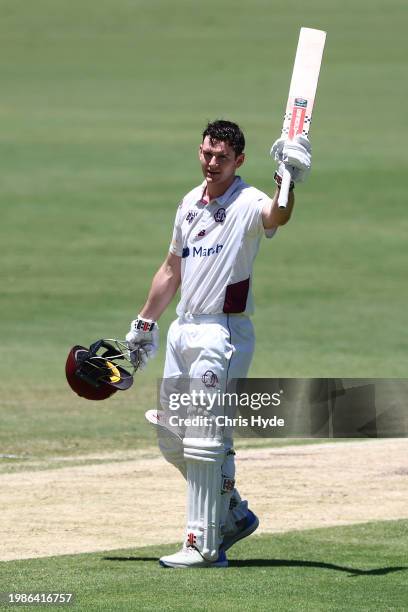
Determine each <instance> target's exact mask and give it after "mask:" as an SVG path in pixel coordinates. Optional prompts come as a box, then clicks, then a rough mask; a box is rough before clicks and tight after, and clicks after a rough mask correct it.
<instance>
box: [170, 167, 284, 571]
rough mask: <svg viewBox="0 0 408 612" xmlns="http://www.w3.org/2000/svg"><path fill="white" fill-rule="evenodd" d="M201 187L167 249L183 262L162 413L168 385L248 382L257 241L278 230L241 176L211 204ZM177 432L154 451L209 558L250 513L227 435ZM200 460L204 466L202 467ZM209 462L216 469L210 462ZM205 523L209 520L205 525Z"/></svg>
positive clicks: (218, 387)
mask: <svg viewBox="0 0 408 612" xmlns="http://www.w3.org/2000/svg"><path fill="white" fill-rule="evenodd" d="M205 186H206V183H205V182H204V183H203V184H202V185H200V186H198V187H196V188H195V189H193V190H192V191H190V192H189V193H188V194H187V195H186V196H185V197H184V198H183V200H182V201H181V203H180V205H179V208H178V211H177V215H176V220H175V224H174V231H173V239H172V242H171V245H170V252H171V253H173V254H175V255H178V256H179V257H181V258H182V262H181V279H182V280H181V299H180V302H179V304H178V306H177V314H178V319H177V320H176V321H174V322H173V323H172V324H171V326H170V328H169V332H168V337H167V351H166V362H165V367H164V374H163V379H164V380H163V385H162V389H161V403H162V407H163V408H164V409H165V410H166V411H167V412H168V399H169V397H170V393H171V392H172V390H173V387H172V384H173V383H172V379H173V380H174V379H180V378H183V379H187V380H188V381H190V382H189V384H190V390H191V389H195V390H196V391H200V389H202V390H203V391H204V392H205V393H207V394H208V393H213V392H214V393H216V392H218V391H221V392H223V391H226V390H227V385H228V383H229V381H230V380H231V379H235V378H244V377H246V376H247V373H248V370H249V366H250V363H251V359H252V355H253V350H254V333H253V326H252V322H251V320H250V318H249V316H248V315H250V314H252V313H253V299H252V289H251V286H252V266H253V261H254V259H255V256H256V254H257V252H258V249H259V244H260V240H261V238H262V236H263V235H266V236H267V237H272V236H273V235H274V233H275V231H276V230H265V229H264V227H263V224H262V209H263V207H264V206H265V204H267V203H268V202H270V198H269V196H267V195H266V194H265V193H263V192H261V191H259V190H258V189H255V188H254V187H250V186H249V185H247V184H246V183H245V182H244V181H243V180H242V179H241V178H240V177H236V178H235V180H234V182H233V183H232V185H231V186H230V187H229V189H228V190H227V191H226V192H225V193H224V194H223V195H222V196H220V197H218V198H216V199H215V200H212V201H211V203H208V204H206V203H205V202H204V201H203V199H202V198H203V192H204V189H205ZM229 390H230V389H229ZM213 413H214V414H215V415H216V416H218V415H219V414H221V415H224V416H226V415H228V416H230V414H228V411H226V410H225V409H224V408H223V407H222V406H215V407H214V408H213ZM231 416H232V415H231ZM173 431H174V429H173ZM176 433H177V436H178V437H177V438H176V437H175V436H172V437H170V438H168V437H167V436H166V435H161V436H159V445H160V448H161V450H162V452H163V455H164V457H165V458H166V459H167V460H168V461H169V462H170V463H173V464H174V465H175V466H176V467H178V469H179V470H180V471H181V472H182V474H183V475H184V476H185V477H186V478H187V483H188V499H189V505H188V521H187V532H186V541H187V542H190V543H191V542H194V545H195V546H197V548H198V550H200V552H201V553H202V554H203V555H204V556H205V558H208V559H213V558H215V557H216V556H217V555H218V548H219V545H220V542H221V541H222V537H223V535H222V534H223V533H224V534H225V533H228V532H229V531H231V530H233V529H234V527H235V525H236V522H237V521H239V520H240V519H242V518H244V517H245V516H246V512H247V502H244V501H242V500H241V498H240V496H239V493H238V491H237V490H236V489H235V488H234V483H235V480H234V478H235V463H234V452H233V450H232V428H230V427H226V428H219V429H218V430H217V431H216V432H215V434H214V428H211V427H210V428H209V429H208V430H205V431H202V430H201V431H200V432H199V434H198V437H197V431H196V430H195V431H194V432H193V431H192V429H191V428H188V427H186V428H183V427H180V428H179V429H178V430H177V432H176ZM211 439H212V440H214V443H215V442H216V440H218V441H219V444H220V448H221V451H220V450H217V452H215V451H214V450H211V449H212V444H213V443H212V442H211ZM208 440H210V442H208ZM183 442H184V448H183ZM208 444H209V446H208ZM217 448H218V447H217ZM209 449H210V450H209ZM220 453H221V454H220ZM203 455H204V456H207V455H208V457H209V459H208V458H207V460H205V461H204V460H203V459H202V458H203ZM210 459H211V461H213V463H211V462H210V463H208V461H210ZM213 464H214V465H213ZM217 466H218V467H217ZM204 470H210V471H209V473H208V474H210V475H208V474H207V475H205V474H204ZM211 470H212V471H211ZM201 482H207V483H210V482H211V483H212V485H211V486H209V488H208V490H207V494H206V496H205V498H202V496H201V495H200V494H198V493H197V491H198V490H199V488H200V487H201V486H202V485H201V484H200V483H201ZM197 496H198V497H197ZM198 499H200V500H201V502H202V503H203V504H207V506H208V507H207V509H205V508H204V507H203V508H201V507H200V503H201V502H200V503H198V501H197V500H198ZM203 500H205V501H203ZM203 516H207V517H210V516H211V517H212V518H211V520H210V519H209V518H208V519H207V523H206V524H204V523H203Z"/></svg>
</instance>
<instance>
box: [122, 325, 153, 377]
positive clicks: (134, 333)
mask: <svg viewBox="0 0 408 612" xmlns="http://www.w3.org/2000/svg"><path fill="white" fill-rule="evenodd" d="M126 342H127V345H128V347H129V353H130V359H131V361H132V363H133V364H138V365H139V368H140V369H141V370H143V368H145V367H146V365H147V362H148V361H149V359H154V357H156V354H157V351H158V350H159V326H158V325H157V323H156V321H152V319H144V318H143V317H141V316H140V315H139V316H138V317H137V319H134V321H132V322H131V324H130V331H129V333H128V334H126Z"/></svg>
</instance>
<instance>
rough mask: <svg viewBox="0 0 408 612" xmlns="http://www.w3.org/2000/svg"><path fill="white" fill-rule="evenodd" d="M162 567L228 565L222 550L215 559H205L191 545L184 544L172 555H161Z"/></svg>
mask: <svg viewBox="0 0 408 612" xmlns="http://www.w3.org/2000/svg"><path fill="white" fill-rule="evenodd" d="M159 563H160V565H161V566H162V567H173V568H189V567H197V568H198V567H228V561H227V557H226V554H225V551H224V550H221V551H220V554H219V556H218V559H217V560H216V561H207V560H206V559H204V557H203V556H202V555H201V554H200V553H199V552H198V550H197V549H196V548H194V547H193V546H185V547H184V548H183V549H182V550H180V551H179V552H177V553H175V554H174V555H167V556H166V557H162V558H161V559H160V561H159Z"/></svg>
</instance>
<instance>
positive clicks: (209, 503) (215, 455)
mask: <svg viewBox="0 0 408 612" xmlns="http://www.w3.org/2000/svg"><path fill="white" fill-rule="evenodd" d="M183 444H184V458H185V460H186V464H187V536H186V544H187V546H194V547H195V548H196V549H197V550H198V551H199V552H200V553H201V555H202V556H203V557H204V559H206V560H207V561H215V560H216V559H217V558H218V555H219V547H220V545H221V542H222V536H221V526H220V514H221V487H222V469H221V468H222V464H223V461H224V458H225V448H224V444H223V443H222V442H220V441H218V440H214V439H208V438H184V441H183Z"/></svg>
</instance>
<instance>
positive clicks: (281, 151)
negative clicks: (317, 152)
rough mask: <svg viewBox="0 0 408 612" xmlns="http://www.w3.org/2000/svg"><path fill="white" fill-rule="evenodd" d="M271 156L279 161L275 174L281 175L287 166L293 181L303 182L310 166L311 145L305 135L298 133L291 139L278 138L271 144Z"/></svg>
mask: <svg viewBox="0 0 408 612" xmlns="http://www.w3.org/2000/svg"><path fill="white" fill-rule="evenodd" d="M271 156H272V157H273V158H274V160H275V161H277V162H279V166H278V171H277V174H278V175H279V176H282V175H283V171H284V169H285V166H287V167H288V170H290V173H291V176H292V181H293V182H294V183H303V181H305V180H306V178H307V176H308V174H309V172H310V170H311V167H312V147H311V145H310V142H309V140H308V139H307V138H306V136H301V135H300V134H298V135H297V136H295V138H294V139H293V140H287V139H286V138H278V140H276V141H275V142H274V143H273V145H272V148H271Z"/></svg>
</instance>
